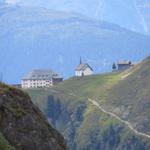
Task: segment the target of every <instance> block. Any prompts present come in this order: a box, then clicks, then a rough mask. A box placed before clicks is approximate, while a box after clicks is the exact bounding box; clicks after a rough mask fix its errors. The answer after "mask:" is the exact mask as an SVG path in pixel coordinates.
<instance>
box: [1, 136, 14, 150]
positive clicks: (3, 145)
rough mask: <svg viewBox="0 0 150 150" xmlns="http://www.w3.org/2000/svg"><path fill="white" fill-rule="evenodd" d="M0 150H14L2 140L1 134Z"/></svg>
mask: <svg viewBox="0 0 150 150" xmlns="http://www.w3.org/2000/svg"><path fill="white" fill-rule="evenodd" d="M0 150H15V148H14V147H12V146H11V145H10V144H9V143H8V141H7V140H6V139H5V138H4V136H3V135H2V133H0Z"/></svg>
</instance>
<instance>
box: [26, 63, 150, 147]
mask: <svg viewBox="0 0 150 150" xmlns="http://www.w3.org/2000/svg"><path fill="white" fill-rule="evenodd" d="M143 65H145V62H144V63H142V64H139V65H137V66H136V67H134V68H132V69H130V70H127V71H125V72H115V73H108V74H102V75H93V76H87V77H81V78H77V77H73V78H71V79H69V80H66V81H64V82H63V83H61V84H59V85H57V86H55V87H52V88H50V89H32V90H28V92H29V94H30V96H31V97H32V100H33V101H34V103H36V104H37V105H38V106H39V108H41V109H42V111H43V112H45V111H46V110H47V109H48V108H47V107H48V106H47V104H48V97H49V96H53V97H54V100H57V99H59V100H60V101H61V104H62V105H63V106H65V107H63V109H64V108H65V109H67V112H69V114H70V115H71V119H72V118H73V121H71V123H73V124H79V126H78V127H77V129H76V132H75V137H76V138H75V139H71V140H73V141H72V142H73V143H78V144H77V147H76V149H77V150H84V149H88V150H93V149H97V148H99V149H100V148H102V149H111V148H112V147H115V146H116V147H117V146H119V147H120V148H122V149H123V147H124V149H125V150H126V149H128V150H129V149H132V150H134V149H136V150H137V149H139V150H140V149H143V150H145V149H146V150H147V149H148V148H149V147H150V143H149V141H148V140H147V139H145V138H142V137H137V136H136V135H134V133H133V132H131V131H130V130H129V129H128V128H127V127H126V126H124V125H123V124H122V123H120V122H119V121H118V120H117V119H114V118H112V117H110V116H109V115H106V114H104V113H103V112H101V111H100V110H98V109H97V108H96V107H94V106H93V105H92V104H90V103H89V102H88V101H87V99H88V98H93V99H97V100H99V102H100V103H101V104H102V105H103V106H105V108H106V109H108V108H109V109H113V108H114V109H116V107H117V106H120V107H119V108H120V110H121V108H122V106H124V105H125V106H126V101H127V102H128V101H129V102H132V101H131V100H127V99H126V96H128V94H127V93H126V91H128V90H130V88H131V89H132V85H131V84H130V82H131V81H130V79H131V78H134V76H135V77H137V74H139V71H140V69H141V66H143ZM142 72H145V70H143V71H142ZM128 80H129V81H128ZM135 82H137V80H135ZM127 83H128V84H129V85H128V84H127ZM125 84H127V85H125ZM138 84H141V82H140V83H138ZM121 85H122V86H123V85H125V87H126V90H125V89H123V87H124V86H123V87H120V86H121ZM129 86H130V87H129ZM125 94H127V95H125ZM143 96H145V94H143ZM120 97H122V99H120ZM141 98H142V96H141ZM116 99H117V100H116ZM136 102H137V101H135V103H132V105H136ZM83 103H84V104H86V108H85V110H84V111H83V114H81V115H82V116H83V120H82V121H81V122H78V121H75V118H76V117H75V116H74V112H76V111H77V110H78V107H79V106H80V105H81V104H83ZM127 107H128V106H127ZM49 109H50V108H49ZM112 111H113V110H112ZM63 112H64V110H62V113H63ZM143 113H145V115H147V111H143ZM118 115H121V111H120V113H118ZM132 115H134V114H132ZM61 117H62V116H61ZM139 117H140V115H139ZM63 128H64V131H66V130H67V126H66V124H64V125H63ZM58 130H59V129H58ZM62 133H63V134H64V135H65V136H66V133H64V132H63V131H62ZM67 137H68V136H67ZM69 140H70V139H69ZM129 143H131V144H129ZM102 145H105V146H106V145H107V146H106V147H107V148H106V147H105V146H104V147H100V146H102ZM127 145H130V146H129V147H128V146H127ZM116 147H115V148H116ZM115 148H114V149H115Z"/></svg>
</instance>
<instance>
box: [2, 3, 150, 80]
mask: <svg viewBox="0 0 150 150" xmlns="http://www.w3.org/2000/svg"><path fill="white" fill-rule="evenodd" d="M0 41H1V44H0V50H1V53H0V58H1V59H0V74H1V73H2V74H3V79H4V80H5V81H7V82H9V83H16V82H20V79H21V78H22V77H23V76H24V75H25V74H26V73H27V72H28V71H30V70H31V69H33V68H35V69H39V68H45V69H48V68H50V69H54V70H56V72H58V73H61V74H62V75H64V77H68V76H72V75H73V74H74V68H75V67H76V65H78V63H79V58H80V56H82V57H83V60H84V61H85V62H88V63H89V64H90V65H91V66H92V67H93V69H94V71H95V72H104V71H108V70H111V66H112V63H113V62H116V61H117V60H120V59H129V60H133V61H139V60H140V59H143V58H144V57H145V56H146V55H147V54H148V53H149V51H150V50H149V48H150V42H149V41H150V37H149V36H145V35H142V34H138V33H135V32H131V31H129V30H126V29H124V28H121V27H120V26H118V25H115V24H111V23H107V22H103V21H95V20H91V19H90V18H88V17H84V16H81V15H78V14H73V13H63V12H56V11H51V10H47V9H44V8H32V7H21V6H1V7H0ZM8 43H9V44H8ZM95 54H96V55H95ZM112 55H113V57H110V56H112ZM26 60H28V61H26ZM18 62H19V63H18ZM14 66H15V67H14ZM22 68H23V69H22ZM16 73H17V74H16ZM10 74H11V76H10Z"/></svg>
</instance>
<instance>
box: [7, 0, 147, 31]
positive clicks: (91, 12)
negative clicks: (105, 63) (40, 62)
mask: <svg viewBox="0 0 150 150" xmlns="http://www.w3.org/2000/svg"><path fill="white" fill-rule="evenodd" d="M6 2H7V3H9V4H15V3H17V4H21V5H29V6H38V7H39V6H40V7H46V8H49V9H52V10H61V11H66V12H76V13H80V14H83V15H86V16H90V17H91V18H96V19H98V20H105V21H108V22H112V23H116V24H118V25H121V26H123V27H126V28H128V29H131V30H133V31H138V32H143V33H150V0H125V1H124V0H92V1H91V0H61V1H60V0H6Z"/></svg>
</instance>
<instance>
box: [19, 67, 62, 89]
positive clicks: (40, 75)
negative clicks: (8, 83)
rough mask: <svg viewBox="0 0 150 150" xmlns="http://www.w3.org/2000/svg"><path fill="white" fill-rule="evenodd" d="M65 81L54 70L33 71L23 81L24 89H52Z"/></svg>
mask: <svg viewBox="0 0 150 150" xmlns="http://www.w3.org/2000/svg"><path fill="white" fill-rule="evenodd" d="M62 81H63V77H61V76H59V75H58V74H56V73H54V72H53V71H52V70H33V71H31V72H29V73H28V74H27V75H26V76H25V77H24V78H23V79H22V81H21V86H22V88H25V89H26V88H45V87H51V86H53V85H55V84H57V83H59V82H62Z"/></svg>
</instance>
